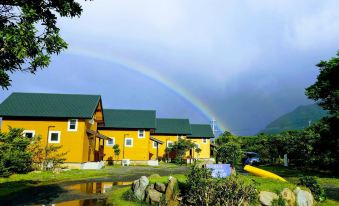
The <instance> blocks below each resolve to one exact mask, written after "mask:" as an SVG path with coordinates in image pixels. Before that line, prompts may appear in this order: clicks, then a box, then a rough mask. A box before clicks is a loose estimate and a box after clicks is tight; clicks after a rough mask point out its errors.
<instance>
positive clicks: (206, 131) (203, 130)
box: [187, 124, 214, 159]
mask: <svg viewBox="0 0 339 206" xmlns="http://www.w3.org/2000/svg"><path fill="white" fill-rule="evenodd" d="M191 131H192V134H190V135H188V136H187V139H190V140H191V141H192V142H194V143H195V144H196V145H197V147H198V148H200V149H201V152H200V153H197V152H195V151H190V153H191V156H192V157H193V158H197V159H210V158H211V149H210V148H211V141H210V138H214V135H213V132H212V128H211V126H210V125H208V124H191Z"/></svg>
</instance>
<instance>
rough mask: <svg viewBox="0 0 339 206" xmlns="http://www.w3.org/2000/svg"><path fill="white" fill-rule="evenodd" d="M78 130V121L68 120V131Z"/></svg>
mask: <svg viewBox="0 0 339 206" xmlns="http://www.w3.org/2000/svg"><path fill="white" fill-rule="evenodd" d="M77 130H78V120H77V119H70V120H68V131H70V132H75V131H77Z"/></svg>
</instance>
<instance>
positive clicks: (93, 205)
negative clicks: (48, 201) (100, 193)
mask: <svg viewBox="0 0 339 206" xmlns="http://www.w3.org/2000/svg"><path fill="white" fill-rule="evenodd" d="M105 205H106V199H91V200H72V201H67V202H61V203H56V204H52V206H105Z"/></svg>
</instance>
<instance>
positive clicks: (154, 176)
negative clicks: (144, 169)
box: [148, 174, 161, 179]
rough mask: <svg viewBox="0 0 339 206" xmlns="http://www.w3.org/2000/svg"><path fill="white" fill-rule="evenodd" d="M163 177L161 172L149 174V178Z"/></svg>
mask: <svg viewBox="0 0 339 206" xmlns="http://www.w3.org/2000/svg"><path fill="white" fill-rule="evenodd" d="M159 177H161V176H160V175H159V174H151V175H150V176H148V178H149V179H151V178H159Z"/></svg>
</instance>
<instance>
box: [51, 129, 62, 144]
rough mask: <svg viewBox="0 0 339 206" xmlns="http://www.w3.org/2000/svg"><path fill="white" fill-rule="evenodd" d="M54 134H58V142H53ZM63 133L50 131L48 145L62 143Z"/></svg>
mask: <svg viewBox="0 0 339 206" xmlns="http://www.w3.org/2000/svg"><path fill="white" fill-rule="evenodd" d="M52 133H57V134H58V141H52ZM60 139H61V131H49V132H48V143H60Z"/></svg>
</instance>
